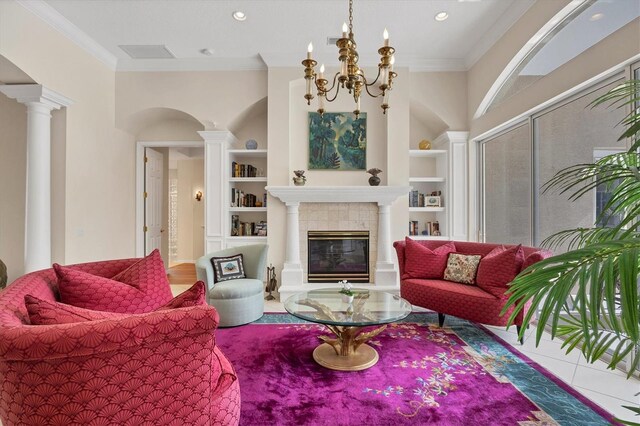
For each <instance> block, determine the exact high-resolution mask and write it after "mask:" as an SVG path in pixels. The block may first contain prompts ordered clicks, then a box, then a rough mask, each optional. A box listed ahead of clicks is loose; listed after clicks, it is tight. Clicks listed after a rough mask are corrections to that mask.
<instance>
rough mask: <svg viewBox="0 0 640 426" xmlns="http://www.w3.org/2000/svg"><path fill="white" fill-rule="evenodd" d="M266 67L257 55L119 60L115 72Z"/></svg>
mask: <svg viewBox="0 0 640 426" xmlns="http://www.w3.org/2000/svg"><path fill="white" fill-rule="evenodd" d="M266 69H267V66H266V65H265V63H264V62H263V60H262V58H261V57H260V56H259V55H256V56H253V57H248V58H176V59H120V60H119V61H118V67H117V71H131V72H145V71H146V72H154V71H158V72H162V71H256V70H266Z"/></svg>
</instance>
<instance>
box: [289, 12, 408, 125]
mask: <svg viewBox="0 0 640 426" xmlns="http://www.w3.org/2000/svg"><path fill="white" fill-rule="evenodd" d="M383 36H384V45H383V46H382V47H381V48H380V49H378V53H379V54H380V63H379V64H378V75H377V76H376V78H375V80H374V81H372V82H369V81H367V78H366V76H365V75H364V70H362V69H361V68H360V67H359V66H358V59H359V56H358V51H357V50H356V48H357V45H356V41H355V39H354V36H353V0H349V26H348V27H347V24H346V23H344V24H342V38H339V39H338V41H337V42H336V46H338V48H339V49H340V52H339V56H338V60H339V61H340V71H339V72H337V73H336V74H335V75H334V76H333V83H332V84H331V87H330V88H327V83H328V82H329V81H328V80H326V79H325V78H324V64H322V65H321V66H320V73H319V74H316V72H315V66H316V65H317V62H316V61H315V60H313V58H312V57H311V53H312V52H313V45H312V44H311V43H309V48H308V50H307V59H305V60H304V61H302V65H304V67H305V68H304V78H305V80H306V86H307V90H306V93H305V95H304V98H305V99H306V100H307V105H311V99H313V93H312V92H311V82H312V81H313V82H314V83H315V86H316V89H317V92H318V113H320V114H323V113H324V105H325V102H333V101H334V100H335V99H336V98H337V97H338V93H339V92H340V88H343V89H346V90H348V91H349V94H350V95H352V96H353V100H354V101H355V103H356V109H355V110H354V111H353V113H354V114H355V115H356V117H357V116H358V115H359V114H360V95H361V94H362V90H363V89H364V90H365V91H366V92H367V93H368V94H369V96H371V97H372V98H378V97H382V105H381V108H382V113H383V114H385V113H386V112H387V109H388V108H389V91H390V90H391V87H392V83H393V79H394V78H395V77H396V76H397V74H396V73H395V72H393V63H394V61H395V58H394V56H393V54H394V52H395V49H394V48H393V47H391V46H389V33H388V32H387V30H386V28H385V30H384V34H383ZM376 84H378V90H377V93H372V91H373V90H375V86H376ZM334 88H335V93H333V95H331V92H332V91H333V89H334ZM327 95H329V96H330V97H327Z"/></svg>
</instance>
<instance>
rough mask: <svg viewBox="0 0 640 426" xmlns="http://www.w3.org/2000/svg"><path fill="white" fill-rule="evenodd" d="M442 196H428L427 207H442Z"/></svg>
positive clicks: (425, 199)
mask: <svg viewBox="0 0 640 426" xmlns="http://www.w3.org/2000/svg"><path fill="white" fill-rule="evenodd" d="M440 204H441V203H440V196H439V195H427V196H426V197H425V198H424V205H425V207H440Z"/></svg>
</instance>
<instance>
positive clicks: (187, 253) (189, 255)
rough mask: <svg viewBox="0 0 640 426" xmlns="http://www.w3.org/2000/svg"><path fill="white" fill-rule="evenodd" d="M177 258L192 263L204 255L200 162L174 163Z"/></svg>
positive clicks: (202, 165) (199, 160) (202, 183)
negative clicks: (176, 192) (176, 203)
mask: <svg viewBox="0 0 640 426" xmlns="http://www.w3.org/2000/svg"><path fill="white" fill-rule="evenodd" d="M177 176H178V258H177V259H176V260H178V261H181V262H192V261H195V260H197V259H198V257H200V256H203V255H204V227H203V226H204V199H203V200H202V201H197V200H196V199H195V193H196V192H197V191H202V192H203V193H204V160H203V159H196V160H178V168H177Z"/></svg>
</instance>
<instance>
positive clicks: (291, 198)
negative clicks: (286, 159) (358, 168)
mask: <svg viewBox="0 0 640 426" xmlns="http://www.w3.org/2000/svg"><path fill="white" fill-rule="evenodd" d="M265 189H266V190H267V191H269V193H270V194H271V195H273V196H274V197H276V198H279V199H280V200H281V201H282V202H284V203H287V204H290V203H378V204H379V205H389V204H391V203H393V202H394V201H395V200H396V199H398V198H399V197H401V196H403V195H407V194H408V193H409V191H410V190H411V187H410V186H267V187H266V188H265Z"/></svg>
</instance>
